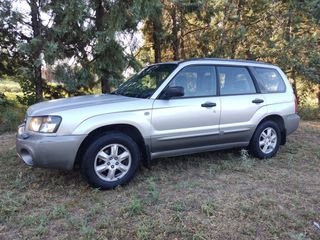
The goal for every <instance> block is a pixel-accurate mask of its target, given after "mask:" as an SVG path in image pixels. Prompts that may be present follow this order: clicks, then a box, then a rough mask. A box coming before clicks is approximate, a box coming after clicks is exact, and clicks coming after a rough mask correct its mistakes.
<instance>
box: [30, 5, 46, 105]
mask: <svg viewBox="0 0 320 240" xmlns="http://www.w3.org/2000/svg"><path fill="white" fill-rule="evenodd" d="M29 5H30V9H31V27H32V31H33V38H40V37H41V19H40V13H39V7H40V6H38V4H37V0H30V2H29ZM41 51H42V47H41V46H37V48H36V50H35V51H34V54H33V60H34V84H35V97H36V102H41V101H42V100H43V81H42V74H41V65H42V64H41V59H40V57H41Z"/></svg>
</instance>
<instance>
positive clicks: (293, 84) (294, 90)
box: [291, 69, 299, 104]
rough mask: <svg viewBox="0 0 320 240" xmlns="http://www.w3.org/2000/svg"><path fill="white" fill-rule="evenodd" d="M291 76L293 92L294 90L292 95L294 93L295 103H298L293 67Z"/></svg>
mask: <svg viewBox="0 0 320 240" xmlns="http://www.w3.org/2000/svg"><path fill="white" fill-rule="evenodd" d="M291 78H292V80H293V83H292V88H293V92H294V95H296V98H297V103H298V104H299V96H298V90H297V78H296V71H295V70H294V69H292V73H291Z"/></svg>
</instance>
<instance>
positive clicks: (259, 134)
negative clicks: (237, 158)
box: [250, 121, 281, 159]
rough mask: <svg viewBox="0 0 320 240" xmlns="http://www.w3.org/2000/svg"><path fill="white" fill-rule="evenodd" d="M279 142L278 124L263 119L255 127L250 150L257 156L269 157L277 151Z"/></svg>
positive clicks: (261, 157)
mask: <svg viewBox="0 0 320 240" xmlns="http://www.w3.org/2000/svg"><path fill="white" fill-rule="evenodd" d="M280 142H281V134H280V129H279V127H278V125H277V124H276V123H275V122H273V121H265V122H262V123H261V124H260V125H259V126H258V127H257V129H256V131H255V133H254V135H253V137H252V139H251V143H250V150H251V153H252V154H253V155H254V156H255V157H257V158H260V159H265V158H271V157H273V156H274V155H275V154H276V153H277V152H278V150H279V145H280Z"/></svg>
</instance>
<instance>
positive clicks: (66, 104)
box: [27, 94, 139, 116]
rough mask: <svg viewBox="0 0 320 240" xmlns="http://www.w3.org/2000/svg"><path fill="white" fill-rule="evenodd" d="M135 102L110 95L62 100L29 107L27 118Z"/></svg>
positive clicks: (129, 98) (128, 98)
mask: <svg viewBox="0 0 320 240" xmlns="http://www.w3.org/2000/svg"><path fill="white" fill-rule="evenodd" d="M137 100H139V99H137V98H131V97H124V96H120V95H112V94H101V95H87V96H79V97H71V98H62V99H56V100H50V101H45V102H41V103H37V104H34V105H32V106H31V107H29V109H28V111H27V114H28V116H41V115H49V114H53V113H57V112H63V111H68V110H74V109H78V108H87V107H94V106H97V105H110V104H114V103H125V104H126V103H127V102H132V101H137ZM125 104H124V105H125Z"/></svg>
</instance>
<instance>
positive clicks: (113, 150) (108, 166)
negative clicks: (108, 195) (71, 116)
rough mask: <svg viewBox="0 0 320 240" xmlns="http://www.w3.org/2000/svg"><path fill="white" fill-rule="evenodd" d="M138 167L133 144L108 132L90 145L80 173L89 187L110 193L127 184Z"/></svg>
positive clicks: (137, 156) (128, 139)
mask: <svg viewBox="0 0 320 240" xmlns="http://www.w3.org/2000/svg"><path fill="white" fill-rule="evenodd" d="M139 164H140V152H139V148H138V146H137V144H136V143H135V142H134V141H133V140H132V139H131V138H130V137H129V136H127V135H125V134H123V133H117V132H110V133H106V134H105V135H103V136H101V137H99V138H97V139H96V140H95V141H93V142H92V143H91V144H90V146H89V147H88V149H87V151H86V152H85V154H84V157H83V159H82V162H81V172H82V174H83V175H84V176H85V178H86V179H87V181H88V182H89V184H90V185H92V186H93V187H96V188H100V189H110V188H114V187H117V186H119V185H124V184H126V183H127V182H129V181H130V180H131V178H133V176H134V174H135V172H136V170H137V169H138V167H139Z"/></svg>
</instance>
